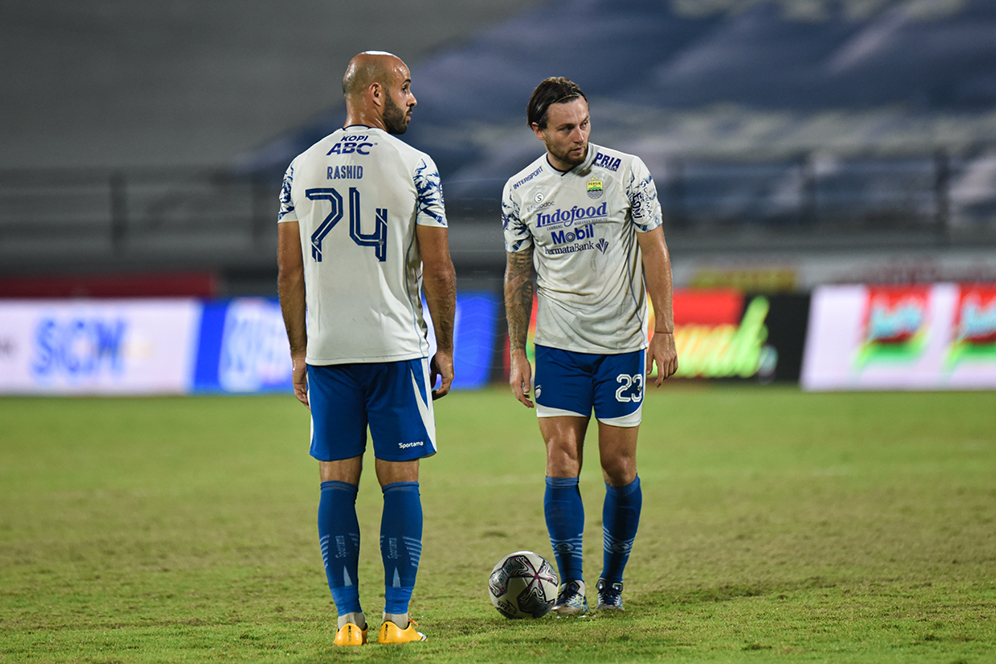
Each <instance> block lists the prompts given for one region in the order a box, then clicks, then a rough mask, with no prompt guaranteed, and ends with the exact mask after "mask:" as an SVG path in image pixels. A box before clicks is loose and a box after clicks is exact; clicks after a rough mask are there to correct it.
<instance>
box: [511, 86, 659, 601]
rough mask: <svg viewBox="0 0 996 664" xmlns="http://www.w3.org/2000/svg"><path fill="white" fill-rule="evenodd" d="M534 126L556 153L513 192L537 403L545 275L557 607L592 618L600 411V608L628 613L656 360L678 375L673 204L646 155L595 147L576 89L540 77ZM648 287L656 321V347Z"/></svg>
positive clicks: (523, 323)
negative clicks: (590, 520)
mask: <svg viewBox="0 0 996 664" xmlns="http://www.w3.org/2000/svg"><path fill="white" fill-rule="evenodd" d="M527 119H528V123H529V126H530V128H531V129H532V130H533V132H534V133H535V134H536V137H537V138H538V139H540V140H541V141H543V143H544V145H545V146H546V153H545V154H544V155H542V156H541V157H539V158H538V159H537V160H536V161H534V162H533V163H532V164H530V165H529V166H528V167H526V168H525V169H523V170H522V171H520V172H519V173H517V174H516V175H514V176H513V177H512V178H511V179H509V181H508V182H507V183H506V185H505V189H504V192H503V196H502V223H503V225H504V232H505V249H506V252H507V264H506V269H505V309H506V315H507V317H508V330H509V339H510V341H511V373H510V376H509V382H510V384H511V386H512V391H513V392H514V393H515V396H516V398H517V399H518V400H519V401H521V402H522V403H523V404H524V405H526V406H527V407H529V408H532V407H533V402H532V401H531V400H530V390H531V388H532V383H533V381H532V375H531V374H532V371H531V367H530V364H529V360H528V359H527V358H526V336H527V330H528V327H529V317H530V313H531V311H532V301H533V289H534V286H533V280H534V278H535V290H536V295H537V299H538V302H539V308H538V312H537V320H536V339H535V341H536V376H535V400H536V411H537V415H538V416H539V417H538V419H539V427H540V433H541V434H542V436H543V441H544V442H545V444H546V476H547V477H546V495H545V499H544V511H545V513H546V523H547V529H548V530H549V533H550V542H551V545H552V547H553V552H554V557H555V558H556V561H557V566H558V568H559V570H560V579H561V586H560V589H559V593H558V597H557V604H556V606H555V607H554V611H556V612H557V613H558V614H560V615H577V614H582V613H586V612H587V611H588V601H587V598H586V596H585V583H584V575H583V557H582V547H581V543H582V535H583V531H584V505H583V504H582V501H581V494H580V492H579V490H578V477H579V475H580V472H581V464H582V459H583V451H584V438H585V432H586V431H587V428H588V421H589V418H590V417H591V413H592V411H593V410H594V413H595V418H596V420H597V421H598V451H599V459H600V461H601V466H602V475H603V477H604V479H605V486H606V495H605V502H604V505H603V510H602V523H603V542H604V555H603V568H602V572H601V574H600V577H599V580H598V584H597V586H596V588H597V593H598V602H597V605H596V608H597V609H622V608H623V602H622V590H623V569H624V568H625V566H626V562H627V561H628V559H629V554H630V549H631V548H632V546H633V540H634V538H635V537H636V531H637V526H638V524H639V519H640V508H641V505H642V493H641V489H640V479H639V477H638V476H637V472H636V439H637V431H638V430H639V425H640V421H641V408H642V405H643V392H644V377H645V375H649V374H650V373H651V371H652V368H653V365H654V364H655V363H656V365H657V372H658V373H657V385H660V384H661V382H662V381H663V380H664V379H666V378H667V377H668V376H670V375H672V374H673V373H674V372H675V371H676V370H677V368H678V358H677V353H676V351H675V345H674V319H673V315H672V306H671V300H672V286H671V263H670V258H669V256H668V250H667V246H666V244H665V243H664V233H663V230H662V228H661V209H660V204H659V203H658V200H657V190H656V188H655V187H654V182H653V179H652V178H651V176H650V172H649V171H648V170H647V167H646V166H645V165H644V163H643V162H642V161H641V160H640V158H639V157H636V156H634V155H630V154H626V153H623V152H618V151H616V150H610V149H608V148H604V147H600V146H597V145H594V144H590V143H589V142H588V136H589V133H590V131H591V121H590V118H589V116H588V100H587V98H586V97H585V95H584V93H583V92H582V91H581V89H580V88H579V87H578V86H577V85H576V84H574V83H573V82H572V81H570V80H568V79H566V78H548V79H546V80H545V81H543V82H542V83H540V84H539V86H538V87H537V88H536V89H535V90H534V91H533V94H532V96H531V98H530V99H529V105H528V107H527ZM648 291H649V293H650V299H651V300H652V301H653V305H654V312H655V315H656V323H655V328H656V329H655V330H654V332H653V337H652V339H651V340H650V342H649V344H648V341H647V339H648V334H649V330H648V320H649V315H648V307H647V293H648ZM648 346H649V348H648Z"/></svg>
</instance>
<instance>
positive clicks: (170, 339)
mask: <svg viewBox="0 0 996 664" xmlns="http://www.w3.org/2000/svg"><path fill="white" fill-rule="evenodd" d="M199 315H200V305H199V304H198V303H197V301H196V300H190V299H175V300H171V299H157V300H101V301H92V300H51V301H50V300H7V301H3V302H0V392H3V393H17V394H179V393H183V392H186V391H188V390H189V389H190V374H191V367H192V365H193V360H194V356H195V352H196V338H197V322H198V318H199Z"/></svg>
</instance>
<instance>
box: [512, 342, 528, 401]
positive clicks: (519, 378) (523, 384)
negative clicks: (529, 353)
mask: <svg viewBox="0 0 996 664" xmlns="http://www.w3.org/2000/svg"><path fill="white" fill-rule="evenodd" d="M511 359H512V369H511V371H510V372H509V374H508V384H509V385H511V386H512V394H514V395H515V398H516V399H518V400H519V402H520V403H522V405H523V406H525V407H526V408H532V407H533V402H532V401H531V400H530V399H529V392H530V391H531V390H532V389H533V385H532V382H533V368H532V367H531V366H530V365H529V359H528V358H527V357H526V351H525V350H523V349H518V350H514V351H512V358H511Z"/></svg>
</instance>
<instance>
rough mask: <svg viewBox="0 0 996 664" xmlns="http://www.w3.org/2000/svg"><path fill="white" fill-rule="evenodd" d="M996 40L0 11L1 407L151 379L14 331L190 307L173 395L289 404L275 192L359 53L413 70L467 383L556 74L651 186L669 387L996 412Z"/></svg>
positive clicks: (487, 369)
mask: <svg viewBox="0 0 996 664" xmlns="http://www.w3.org/2000/svg"><path fill="white" fill-rule="evenodd" d="M994 34H996V1H994V0H767V1H765V0H618V1H614V0H542V1H541V0H509V1H507V2H503V3H494V2H485V1H483V0H473V1H470V2H468V1H463V2H457V1H456V0H432V1H431V2H426V3H419V4H418V6H417V8H416V7H413V6H412V5H409V4H406V3H401V2H397V1H394V0H370V1H369V2H366V3H363V4H362V6H361V5H360V4H355V5H349V4H346V3H329V2H319V1H317V0H296V1H292V2H285V3H279V4H276V3H268V2H264V1H262V0H239V1H238V2H236V1H235V0H213V1H212V2H209V3H199V2H189V1H172V2H165V3H157V4H152V5H146V4H141V3H129V2H123V1H121V0H116V1H107V2H98V3H75V2H70V1H69V0H46V1H44V2H37V1H35V2H27V1H26V0H12V1H10V2H5V3H4V4H3V6H2V8H0V54H2V58H3V62H4V68H3V71H4V74H3V76H4V95H3V98H2V102H0V108H2V117H3V119H4V120H3V122H2V123H0V298H7V300H6V303H5V305H4V306H6V307H7V309H5V311H6V312H7V313H6V315H5V316H3V318H6V320H7V322H6V323H3V324H0V364H3V363H6V365H7V373H8V374H9V375H11V376H12V375H14V373H18V372H20V373H19V375H21V374H23V376H22V378H23V380H22V379H20V378H19V379H18V380H20V381H21V382H17V381H15V380H14V379H11V380H10V381H8V383H6V384H5V386H4V387H3V389H4V390H6V391H13V392H25V391H27V392H37V391H42V392H44V391H49V390H55V391H59V390H68V391H77V390H79V391H102V390H105V389H106V390H109V391H127V389H126V388H125V387H123V386H122V385H121V384H118V383H115V380H117V379H115V378H113V377H110V378H107V377H105V378H101V377H91V378H87V377H81V376H82V373H85V372H81V371H80V370H79V369H80V366H83V368H84V369H88V370H92V371H93V372H96V373H99V372H100V371H101V367H102V366H104V367H106V371H107V372H109V373H113V372H114V371H117V372H118V374H121V373H122V372H125V373H127V367H124V368H123V365H124V364H127V362H129V361H130V360H129V358H132V359H134V358H136V357H138V356H140V355H142V353H141V352H139V351H138V350H137V349H138V346H140V345H141V344H138V342H136V341H134V340H131V341H129V340H127V339H124V340H122V339H123V337H121V336H120V335H123V334H124V332H123V331H122V330H124V327H121V326H119V327H114V323H113V321H111V322H108V321H109V320H110V319H109V318H108V316H111V317H113V316H114V315H117V314H112V313H108V311H110V310H109V309H107V308H106V307H105V308H103V309H101V308H99V306H102V305H94V306H97V307H98V308H97V309H89V310H87V312H86V313H79V312H80V311H81V310H80V309H79V307H80V306H81V305H80V300H79V299H76V300H74V301H73V302H74V304H72V305H70V304H65V302H63V305H60V306H68V307H70V309H59V310H58V311H59V312H68V313H58V314H52V315H50V316H48V318H44V316H43V317H42V318H39V316H40V315H41V314H39V313H38V309H37V308H35V309H30V311H29V310H28V309H26V307H28V304H27V302H29V301H31V302H35V300H31V299H30V298H80V297H84V298H85V297H92V298H101V297H153V296H155V297H191V298H201V299H200V300H197V302H198V303H199V304H197V307H196V308H195V309H194V310H191V311H187V312H186V313H182V314H176V315H173V316H172V317H171V320H173V321H174V322H175V321H176V320H177V319H178V318H177V316H179V318H182V319H183V320H186V318H183V317H184V316H187V317H189V318H190V320H189V321H187V322H185V323H183V325H181V328H182V330H181V331H180V332H177V333H176V334H181V335H182V334H184V333H185V332H183V330H188V331H189V330H193V331H192V332H190V334H191V335H192V336H193V337H195V338H194V339H193V341H191V342H190V344H191V347H190V348H186V347H185V350H183V352H184V353H187V354H189V355H190V357H189V359H185V360H184V362H186V364H187V365H190V366H192V367H194V368H193V371H192V375H193V378H190V377H189V376H188V377H187V378H185V379H184V380H186V381H187V383H185V384H184V385H185V387H184V388H183V391H188V390H189V389H190V385H191V384H192V385H195V386H196V385H201V386H202V388H201V389H203V390H204V391H211V390H220V391H254V390H256V389H284V388H285V378H286V376H285V375H284V374H285V372H286V367H285V366H284V364H282V358H281V350H280V348H279V344H280V337H281V330H280V328H279V318H278V316H277V313H276V309H275V308H274V306H273V303H272V300H266V299H263V300H259V299H258V298H272V297H273V296H274V295H275V279H276V264H275V250H276V224H275V214H276V200H277V193H278V190H279V183H280V177H281V175H282V173H283V170H284V168H285V167H286V165H287V164H288V163H289V162H290V160H291V159H292V158H293V157H294V156H295V155H296V154H297V153H298V152H300V151H302V150H303V149H304V148H306V147H307V146H308V145H310V144H311V143H312V142H313V141H314V140H316V139H317V138H319V137H321V136H323V135H325V134H327V133H329V132H330V131H332V130H333V129H334V128H335V127H337V126H339V125H341V122H342V119H343V117H344V109H343V104H342V101H341V94H340V91H339V81H340V77H341V73H342V70H343V68H344V66H345V63H346V62H347V61H348V59H349V58H350V57H351V56H352V55H353V54H355V53H356V52H359V51H361V50H365V49H371V48H373V49H384V50H390V51H392V52H395V53H397V54H398V55H399V56H401V57H402V58H404V59H405V60H406V61H407V62H408V64H409V65H410V66H411V68H412V72H413V91H414V92H415V94H416V96H417V97H418V100H419V106H418V108H417V109H416V112H415V116H414V120H413V122H412V125H411V128H410V130H409V132H408V133H407V134H406V140H408V141H409V142H411V143H412V144H413V145H415V146H416V147H419V148H421V149H424V150H426V151H427V152H429V153H430V154H431V155H432V156H433V157H434V158H435V159H436V161H437V163H438V165H439V166H440V169H441V173H442V176H443V183H444V191H445V193H446V200H447V209H448V213H449V216H450V221H451V231H450V238H451V246H452V254H453V258H454V262H455V264H456V268H457V274H458V279H459V285H460V289H461V293H462V294H465V302H471V304H469V305H467V306H466V307H465V310H464V316H463V324H464V325H465V333H464V336H463V337H462V338H463V341H458V343H462V345H463V347H464V348H465V349H469V348H471V347H473V348H474V355H473V357H470V358H468V359H467V360H466V361H467V367H468V368H469V369H470V370H472V372H476V374H475V375H476V376H477V377H476V378H475V380H474V381H471V382H472V383H473V384H478V383H479V382H481V381H487V380H492V379H497V378H499V377H500V376H501V374H502V373H503V369H502V366H501V362H502V356H503V349H502V339H503V335H504V331H503V329H502V323H501V319H502V316H501V311H500V303H499V302H498V299H497V298H498V294H499V291H500V284H501V274H502V268H503V265H504V252H503V246H502V239H501V228H500V223H499V212H498V210H499V199H500V195H501V187H502V185H503V183H504V181H505V179H506V178H507V177H508V176H509V175H510V174H511V173H514V172H516V171H517V170H518V169H519V168H521V167H523V166H524V165H525V164H527V163H528V162H529V161H531V160H532V159H533V158H535V156H536V155H537V154H539V151H540V149H541V146H540V145H539V144H538V143H537V142H536V140H535V138H534V137H533V136H532V134H531V132H529V131H528V129H527V128H526V126H525V121H524V107H525V102H526V99H527V98H528V95H529V93H530V92H531V90H532V89H533V87H534V86H535V85H536V83H537V82H538V81H539V80H541V79H542V78H544V77H546V76H549V75H565V76H568V77H570V78H572V79H574V80H575V81H577V82H578V83H579V84H580V85H581V87H582V88H583V89H584V90H585V91H586V93H587V95H588V97H589V99H590V102H591V107H592V116H593V134H592V140H593V141H594V142H596V143H599V144H604V145H609V146H612V147H615V148H618V149H622V150H626V151H630V152H634V153H636V154H639V155H640V156H641V157H643V159H644V160H645V161H646V162H647V164H648V166H649V167H650V169H651V171H652V173H653V175H654V177H655V180H656V183H657V187H658V190H659V194H660V199H661V202H662V205H663V209H664V215H665V232H666V234H667V238H668V244H669V247H670V249H671V253H672V260H673V265H674V276H675V283H676V286H677V287H679V288H680V289H681V293H680V294H679V297H678V302H677V303H676V309H677V310H678V318H679V323H680V324H681V325H683V326H684V329H685V331H686V332H687V335H686V338H685V340H684V343H685V348H686V352H685V353H683V356H682V361H683V362H684V363H685V365H686V368H685V370H684V371H685V375H687V376H689V377H693V376H695V377H702V376H707V377H708V376H713V377H726V378H729V377H739V378H746V379H750V380H758V379H760V380H796V381H797V380H800V377H801V378H802V380H803V383H804V385H808V386H809V387H812V388H814V389H836V388H840V387H844V388H848V387H851V388H853V387H878V388H888V389H896V388H900V389H902V388H907V387H923V388H931V389H933V388H936V387H974V388H979V387H984V388H992V387H996V360H994V357H996V286H994V285H993V284H996V251H994V249H996V69H994V68H993V66H992V64H993V63H994V62H996V39H993V35H994ZM697 289H709V290H708V292H705V293H703V292H700V291H699V290H697ZM821 289H823V290H821ZM232 298H234V299H232ZM242 298H249V299H242ZM467 298H470V299H469V300H468V299H467ZM474 298H477V299H476V300H475V299H474ZM95 301H96V300H95ZM53 302H55V301H54V300H53ZM260 302H264V303H268V304H263V305H261V304H260ZM32 306H36V307H37V306H41V305H32ZM47 306H49V309H50V310H52V311H56V310H55V309H52V307H54V306H55V304H51V305H47ZM72 306H75V307H76V309H72V308H71V307H72ZM73 311H76V312H77V313H75V314H74V313H72V312H73ZM233 311H237V312H240V313H237V314H233V313H232V312H233ZM60 316H62V318H60ZM233 316H235V319H236V320H237V322H238V323H239V324H241V325H242V327H243V329H250V328H251V330H250V332H249V333H247V334H248V337H251V338H246V339H243V341H242V343H243V350H242V351H240V352H242V355H241V356H240V358H241V359H240V358H235V359H232V358H233V357H234V356H235V355H238V353H236V352H235V351H230V352H229V351H226V348H228V347H229V346H230V345H231V344H230V343H229V341H230V340H228V337H227V336H226V335H227V334H228V332H226V331H225V330H226V329H228V330H229V331H231V329H233V328H232V327H231V325H232V322H231V321H232V320H233ZM98 319H99V321H98ZM40 320H41V321H42V322H41V323H40V322H39V321H40ZM44 321H48V323H46V322H44ZM95 321H97V322H95ZM100 321H102V322H100ZM226 321H227V322H226ZM275 321H276V322H275ZM842 321H843V322H842ZM49 323H51V324H50V325H49V327H47V328H45V330H48V331H47V332H45V331H42V328H43V327H44V325H48V324H49ZM129 324H131V323H129ZM149 324H151V325H153V326H155V325H156V324H155V323H149ZM134 325H135V326H139V323H137V322H135V323H134ZM184 325H185V326H186V327H183V326H184ZM226 325H228V328H226ZM835 325H836V326H837V327H834V326H835ZM17 326H21V327H20V328H18V327H17ZM842 326H843V327H842ZM29 328H30V329H29ZM817 328H818V329H817ZM24 330H28V331H26V332H25V331H24ZM115 330H117V331H115ZM171 334H172V332H171ZM115 335H118V336H115ZM198 335H199V337H198ZM839 337H842V338H844V341H842V342H840V343H838V345H837V346H834V343H837V342H839V341H840V340H839V339H838V338H839ZM209 338H210V339H212V341H210V342H207V341H205V340H206V339H209ZM835 339H836V341H835ZM142 343H144V344H145V346H143V348H145V351H143V352H145V355H146V356H148V355H150V354H154V351H153V350H149V348H148V346H149V344H153V341H152V337H151V336H150V335H146V337H143V342H142ZM206 343H207V345H209V346H210V347H211V348H210V350H209V352H207V355H205V351H204V345H205V344H206ZM284 343H285V342H284ZM60 344H61V345H62V346H64V347H66V348H67V349H68V350H64V351H58V350H57V349H56V347H57V346H59V345H60ZM122 344H124V346H123V347H125V351H122V350H121V347H122ZM716 344H720V345H722V346H723V348H724V349H725V350H723V351H722V352H719V351H715V347H716ZM724 344H725V345H724ZM820 344H823V345H820ZM826 344H830V345H829V346H827V345H826ZM748 347H749V349H748V350H744V349H746V348H748ZM695 348H699V351H696V350H695ZM247 349H248V350H247ZM710 349H712V350H710ZM60 352H61V354H60ZM119 352H123V359H122V358H119V357H118V354H119ZM458 352H459V348H458ZM697 352H698V354H696V353H697ZM717 352H718V353H719V354H718V355H717ZM226 353H227V355H226ZM835 353H837V354H839V355H834V354H835ZM251 354H255V358H256V359H249V357H248V355H251ZM83 355H87V356H88V357H89V359H81V356H83ZM184 357H186V355H185V356H184ZM226 357H228V358H229V359H227V360H226V359H225V358H226ZM53 358H54V359H53ZM59 358H61V360H60V359H59ZM219 358H220V359H219ZM686 358H687V362H686ZM807 358H808V360H809V362H810V364H811V366H813V367H818V368H816V369H812V371H814V372H816V373H813V374H812V375H810V377H809V379H808V382H807V378H806V370H805V367H804V366H803V365H804V364H805V363H806V361H807ZM818 359H822V360H823V365H825V366H823V365H819V362H817V360H818ZM60 361H61V363H62V365H63V367H62V368H63V369H64V370H65V372H67V375H68V374H72V373H73V366H72V365H73V364H74V362H75V364H76V365H77V366H76V370H75V371H76V373H75V376H69V377H62V378H58V377H53V376H54V374H46V373H45V372H46V371H47V369H45V368H44V367H51V366H55V365H57V364H59V362H60ZM219 362H220V363H221V365H225V363H226V362H228V363H229V365H228V366H229V368H230V369H231V368H232V367H233V366H234V365H240V366H239V367H236V368H235V369H232V372H234V373H229V374H226V373H225V371H226V370H225V368H224V366H221V368H219ZM897 362H898V365H903V366H904V367H905V368H902V367H900V368H899V369H897V368H896V367H897V366H898V365H897ZM173 363H174V364H176V362H175V360H174V362H173ZM181 363H183V362H181ZM240 363H241V364H240ZM247 363H248V364H254V366H255V368H251V367H249V368H247V367H246V366H243V365H245V364H247ZM15 365H16V366H15ZM837 365H847V366H844V368H843V369H840V367H838V366H837ZM928 365H929V366H928ZM39 366H42V367H43V369H42V370H39V369H38V367H39ZM819 367H822V368H819ZM53 371H54V369H53ZM958 371H962V373H963V374H964V375H963V376H962V377H961V379H953V378H952V377H953V376H954V374H955V373H957V372H958ZM835 372H836V373H835ZM876 372H878V373H877V374H876ZM945 372H946V373H945ZM43 374H44V375H43ZM831 374H833V375H831ZM858 374H861V375H862V376H864V378H861V377H860V376H858ZM927 374H929V376H927ZM942 374H943V375H942ZM222 375H228V376H229V378H228V379H224V378H221V377H219V376H222ZM198 376H199V377H200V378H198ZM828 376H829V377H828ZM925 376H926V377H925ZM965 376H967V378H966V377H965ZM199 380H200V381H202V382H198V381H199ZM87 381H90V382H87ZM190 381H193V382H192V383H190ZM226 381H227V382H226ZM240 381H241V382H240ZM119 383H120V381H119ZM108 385H110V386H111V387H107V386H108ZM115 385H117V387H115ZM101 386H103V387H101ZM240 386H241V387H240ZM467 386H472V385H470V384H468V385H467ZM143 390H145V391H157V390H158V391H162V390H165V391H170V390H169V389H166V388H162V387H160V388H148V387H147V388H142V389H139V391H143ZM194 391H198V389H197V388H196V387H195V388H194Z"/></svg>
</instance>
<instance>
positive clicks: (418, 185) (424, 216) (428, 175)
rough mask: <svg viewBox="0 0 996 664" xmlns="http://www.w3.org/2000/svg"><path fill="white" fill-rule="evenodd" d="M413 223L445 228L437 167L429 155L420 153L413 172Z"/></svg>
mask: <svg viewBox="0 0 996 664" xmlns="http://www.w3.org/2000/svg"><path fill="white" fill-rule="evenodd" d="M412 179H413V181H414V182H415V192H416V197H417V200H416V201H415V223H416V224H417V225H419V226H436V227H439V228H446V205H445V203H444V201H443V183H442V182H441V181H440V179H439V169H438V168H436V163H435V162H434V161H432V158H431V157H430V156H429V155H422V157H421V159H420V161H419V163H418V165H417V166H416V167H415V173H414V175H413V176H412Z"/></svg>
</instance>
